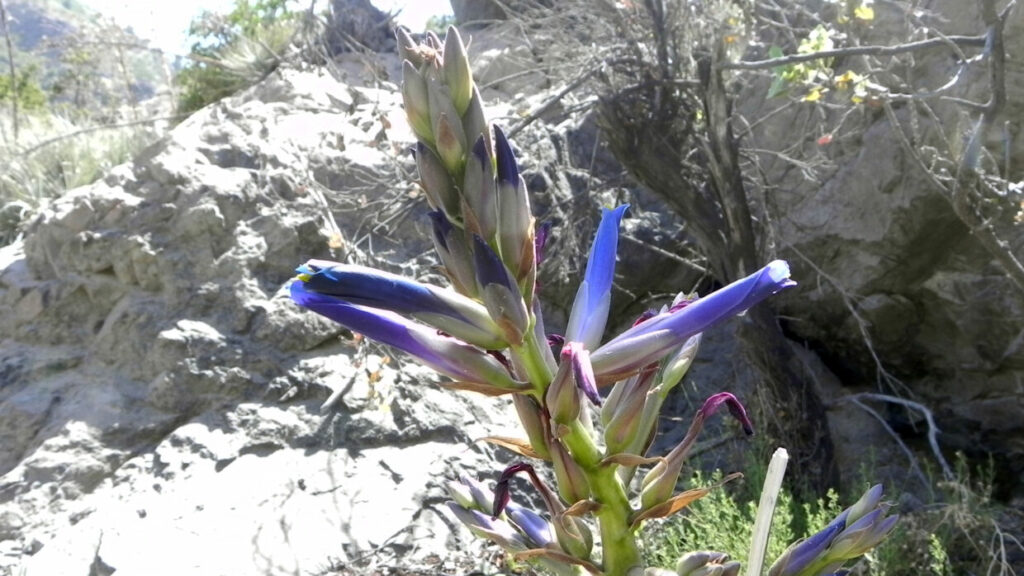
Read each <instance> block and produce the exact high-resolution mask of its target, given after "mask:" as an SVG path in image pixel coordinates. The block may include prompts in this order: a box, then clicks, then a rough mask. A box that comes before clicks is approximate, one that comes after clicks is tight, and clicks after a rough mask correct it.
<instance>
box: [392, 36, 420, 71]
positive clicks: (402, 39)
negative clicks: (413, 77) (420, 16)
mask: <svg viewBox="0 0 1024 576" xmlns="http://www.w3.org/2000/svg"><path fill="white" fill-rule="evenodd" d="M395 39H396V40H398V56H399V58H401V59H402V60H408V61H409V62H410V63H411V64H412V65H413V66H414V67H416V68H419V67H420V66H422V65H423V57H422V56H421V55H420V52H419V46H418V45H417V44H416V41H415V40H413V37H412V35H411V34H409V30H408V28H406V27H405V26H399V27H398V28H396V29H395Z"/></svg>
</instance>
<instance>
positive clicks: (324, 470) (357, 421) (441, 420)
mask: <svg viewBox="0 0 1024 576" xmlns="http://www.w3.org/2000/svg"><path fill="white" fill-rule="evenodd" d="M399 102H400V96H399V95H398V94H397V92H396V89H395V87H394V86H393V85H391V86H389V87H387V88H383V89H382V88H379V87H378V88H370V87H366V86H355V85H345V84H341V83H338V82H337V81H336V80H334V79H333V78H331V77H330V76H329V75H327V74H326V73H325V72H324V71H316V70H314V71H310V72H299V71H297V70H293V69H288V68H282V69H280V70H278V71H277V72H275V73H273V74H271V75H270V76H269V77H268V78H267V79H266V80H265V81H264V82H263V83H261V84H259V85H257V86H254V87H252V88H250V89H248V90H247V91H245V92H243V93H242V94H240V95H238V96H236V97H233V98H229V99H228V100H226V101H224V102H222V103H219V104H216V105H213V106H210V107H208V108H206V109H204V110H202V111H200V112H199V113H197V114H195V115H194V116H192V117H191V118H189V119H188V120H186V121H185V122H183V123H182V124H180V125H179V126H178V127H177V128H175V129H174V130H173V131H172V132H171V133H170V134H169V135H168V136H167V137H166V138H165V139H164V140H163V141H162V142H161V143H159V144H157V145H155V146H153V147H151V148H149V149H148V150H147V151H146V152H144V153H143V154H142V155H141V156H140V157H139V158H137V159H136V160H135V161H134V162H133V163H131V164H127V165H124V166H121V167H118V168H116V169H115V170H113V171H112V172H111V173H110V174H109V175H108V176H107V177H106V178H104V179H103V180H101V181H99V182H96V183H94V184H92V185H90V186H87V187H84V188H80V189H78V190H74V191H72V192H69V193H68V194H66V195H65V196H63V197H61V198H59V199H56V200H54V201H53V202H51V203H49V204H48V205H45V206H43V207H41V209H40V211H39V213H38V215H37V216H35V218H34V219H33V220H32V221H31V222H30V223H29V224H28V226H27V233H26V235H25V238H24V239H23V240H20V241H17V242H15V243H13V244H11V245H9V246H5V247H3V248H0V334H3V336H2V338H3V339H2V340H0V474H2V477H0V534H2V535H3V539H4V540H9V541H10V543H7V542H5V543H4V546H3V548H2V550H0V552H2V554H0V574H6V573H10V572H11V571H12V570H14V567H15V566H19V565H20V570H23V572H18V573H19V574H20V573H24V574H27V575H29V574H40V575H42V574H46V575H49V574H64V573H95V574H109V573H112V572H113V571H116V573H117V574H152V573H153V570H154V566H155V565H157V566H160V570H166V571H173V572H188V573H190V574H224V573H231V574H239V575H245V574H261V575H262V574H278V573H280V574H285V573H287V574H292V573H295V572H296V571H299V572H314V571H317V570H321V569H323V568H324V566H326V565H328V564H330V563H331V562H335V563H339V562H340V563H346V562H348V563H351V562H354V561H355V559H356V558H361V557H363V556H365V555H366V554H367V552H368V551H370V550H374V549H377V548H380V547H385V546H386V547H388V549H389V550H393V551H396V553H400V554H401V556H402V562H403V563H405V565H407V566H413V565H415V563H416V562H419V561H421V560H422V559H424V558H427V557H429V558H431V559H433V560H431V561H436V562H456V563H457V562H459V560H458V559H459V558H468V557H471V556H472V555H473V554H477V553H478V552H479V548H478V547H479V545H478V544H472V545H468V544H466V546H465V550H466V551H465V553H462V552H460V548H461V547H462V546H463V544H464V543H468V542H470V540H469V539H468V538H467V536H466V534H465V533H463V532H460V531H459V530H460V529H459V528H456V531H455V532H452V528H453V527H455V526H456V524H452V523H451V522H452V520H451V519H450V518H448V517H446V516H445V513H444V512H438V510H439V509H437V508H434V506H435V505H436V503H438V502H441V501H443V500H444V498H445V496H444V492H443V490H442V488H441V485H442V482H443V480H444V479H445V478H446V477H451V476H454V475H455V474H457V473H459V472H460V471H463V470H464V471H467V472H469V473H472V474H480V475H483V476H489V475H492V474H493V473H494V468H496V467H497V468H500V467H501V464H499V463H496V462H495V460H494V457H495V456H496V455H495V453H494V451H493V450H492V449H491V448H490V447H487V446H482V445H479V444H475V443H474V442H473V441H474V439H476V438H479V437H481V436H484V435H487V434H491V433H495V432H498V433H502V431H504V432H503V433H505V434H508V435H515V434H517V432H516V430H515V429H514V428H512V429H508V428H509V426H510V424H513V423H514V422H515V421H516V420H515V416H514V414H512V412H511V411H510V409H509V406H507V405H506V403H505V402H503V401H500V400H493V399H488V398H484V397H474V396H469V395H460V394H455V393H452V392H448V391H443V390H441V389H439V388H437V387H436V384H435V382H436V377H435V376H434V375H433V374H432V373H431V372H430V371H428V370H426V369H422V368H419V367H417V366H416V365H415V364H414V363H412V362H411V361H409V360H408V359H406V358H401V357H393V356H390V355H389V356H382V355H381V354H380V353H378V352H377V348H370V347H369V345H368V344H365V343H363V344H360V343H357V342H355V341H353V340H351V336H350V335H348V334H347V333H345V332H343V331H342V330H341V329H340V328H339V327H337V326H336V325H333V324H332V323H330V322H329V321H327V320H325V319H323V318H321V317H319V316H316V315H314V314H311V313H308V312H304V311H302V310H299V309H298V308H297V307H296V306H294V304H292V303H291V301H290V299H289V298H288V297H287V293H286V290H285V288H284V287H285V285H286V284H287V282H288V280H289V278H290V277H292V275H293V269H294V267H295V266H296V265H298V264H300V263H302V262H303V261H305V260H306V259H308V258H312V257H320V258H336V259H347V260H350V261H359V262H365V263H370V264H377V265H383V266H387V267H389V268H391V269H395V270H401V269H402V268H405V269H406V270H407V271H408V272H411V273H414V274H416V273H418V272H417V271H419V270H422V269H424V262H425V261H421V260H420V257H421V255H422V254H424V253H426V252H427V250H428V249H429V246H430V244H429V238H428V237H426V236H421V234H422V232H424V231H425V230H426V229H425V227H421V226H420V225H419V224H417V225H413V226H395V229H396V230H397V231H398V233H396V234H378V233H376V232H372V231H370V230H372V229H373V228H375V227H376V226H377V223H378V222H380V221H386V220H388V219H390V221H391V224H392V225H394V224H395V223H397V222H401V221H402V219H404V218H408V216H407V215H406V212H407V211H409V206H410V205H413V204H414V203H415V202H417V200H415V199H413V198H410V196H409V195H408V193H407V190H410V189H411V188H412V186H411V183H410V182H409V181H408V180H406V181H404V182H395V179H396V178H395V174H403V173H404V174H409V173H410V169H411V160H410V159H409V158H408V156H407V155H406V154H405V148H406V147H407V146H408V140H406V141H401V140H395V139H393V137H400V135H401V134H403V132H402V131H401V130H397V131H390V132H389V130H390V129H389V128H387V127H386V123H383V122H382V120H381V118H382V116H381V110H382V107H383V109H384V110H385V111H384V112H383V113H384V114H385V115H395V116H397V115H400V114H401V111H400V107H399ZM396 123H397V122H396ZM395 199H397V201H396V200H395ZM417 206H422V205H421V204H420V205H417ZM421 209H422V208H417V210H421ZM378 219H379V220H378ZM371 254H372V256H371ZM329 399H330V400H331V402H327V401H328V400H329ZM325 403H327V404H328V406H327V407H326V408H325V409H324V410H323V411H321V409H320V407H321V405H323V404H325ZM453 543H459V544H458V546H456V545H454V544H453ZM474 546H476V548H475V547H474ZM183 550H185V551H188V553H187V554H183V553H182V552H181V551H183ZM464 554H465V555H464ZM423 561H424V562H426V560H423Z"/></svg>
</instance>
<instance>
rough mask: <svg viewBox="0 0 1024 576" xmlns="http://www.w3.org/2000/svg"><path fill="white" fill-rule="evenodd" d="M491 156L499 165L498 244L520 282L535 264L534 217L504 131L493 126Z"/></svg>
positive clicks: (506, 262)
mask: <svg viewBox="0 0 1024 576" xmlns="http://www.w3.org/2000/svg"><path fill="white" fill-rule="evenodd" d="M494 155H495V158H496V160H497V167H498V170H497V172H498V174H497V176H498V183H497V188H498V194H497V195H498V244H499V246H501V258H502V260H504V261H505V265H506V266H508V268H509V270H512V272H513V274H515V276H516V279H517V280H519V281H522V280H523V279H524V278H526V277H527V276H528V275H529V274H530V272H531V271H532V269H533V267H534V252H533V249H534V246H533V216H532V215H531V214H530V199H529V195H528V194H527V193H526V182H524V181H523V178H522V176H520V175H519V166H518V164H517V163H516V157H515V154H513V152H512V147H511V146H510V145H509V143H508V140H507V139H506V138H505V133H504V132H502V131H501V129H500V128H498V127H497V126H495V127H494Z"/></svg>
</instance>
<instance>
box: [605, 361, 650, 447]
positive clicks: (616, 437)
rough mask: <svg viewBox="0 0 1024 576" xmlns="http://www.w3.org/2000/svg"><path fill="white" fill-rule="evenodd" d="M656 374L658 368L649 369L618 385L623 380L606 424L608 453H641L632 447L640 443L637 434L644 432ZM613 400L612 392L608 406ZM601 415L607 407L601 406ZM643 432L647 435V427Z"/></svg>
mask: <svg viewBox="0 0 1024 576" xmlns="http://www.w3.org/2000/svg"><path fill="white" fill-rule="evenodd" d="M656 374H657V372H656V371H655V370H647V371H645V372H641V373H640V374H637V375H635V376H633V377H631V378H630V379H629V380H627V381H626V382H625V383H619V384H616V385H615V386H616V387H619V385H620V384H622V387H620V388H619V395H618V396H617V397H615V399H614V400H615V409H614V411H612V412H611V414H610V415H609V416H608V417H607V422H606V423H605V427H604V442H605V446H607V452H608V454H618V453H622V452H630V453H633V454H639V452H634V451H633V450H631V449H630V448H632V447H634V446H636V444H637V442H636V440H637V439H638V438H637V435H638V433H640V432H641V424H642V423H643V422H644V406H645V405H646V404H647V402H648V401H649V399H648V392H649V390H650V387H651V384H652V383H653V382H654V377H655V376H656ZM613 392H614V390H613ZM611 403H612V396H610V395H609V397H608V401H607V403H606V406H607V405H608V404H611ZM601 415H602V419H604V418H605V410H604V408H602V409H601ZM643 434H644V435H645V436H646V434H647V430H643Z"/></svg>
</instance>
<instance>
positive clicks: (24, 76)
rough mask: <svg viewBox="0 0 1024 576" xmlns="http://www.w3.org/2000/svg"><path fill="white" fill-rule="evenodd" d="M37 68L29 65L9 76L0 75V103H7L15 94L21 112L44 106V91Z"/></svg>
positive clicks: (33, 110) (32, 110)
mask: <svg viewBox="0 0 1024 576" xmlns="http://www.w3.org/2000/svg"><path fill="white" fill-rule="evenodd" d="M37 76H38V68H36V67H35V66H29V67H27V68H23V69H21V70H19V71H17V72H16V74H15V76H14V79H13V81H12V78H11V76H10V75H9V74H8V75H3V76H0V103H4V104H6V103H8V102H10V101H11V100H12V99H14V98H15V95H17V102H18V109H19V110H20V111H22V112H36V111H39V110H42V109H44V108H45V107H46V93H45V92H43V89H42V87H40V85H39V80H38V78H37Z"/></svg>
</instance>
